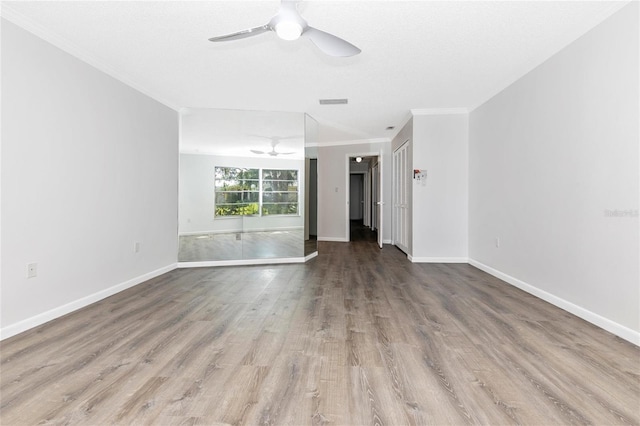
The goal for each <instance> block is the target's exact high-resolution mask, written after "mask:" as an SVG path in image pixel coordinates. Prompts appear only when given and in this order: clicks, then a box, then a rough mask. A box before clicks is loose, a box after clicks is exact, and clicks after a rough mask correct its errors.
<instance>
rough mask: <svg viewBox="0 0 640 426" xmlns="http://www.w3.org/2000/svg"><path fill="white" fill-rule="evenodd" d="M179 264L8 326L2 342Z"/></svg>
mask: <svg viewBox="0 0 640 426" xmlns="http://www.w3.org/2000/svg"><path fill="white" fill-rule="evenodd" d="M176 267H177V264H175V263H173V264H171V265H167V266H165V267H162V268H160V269H156V270H155V271H151V272H149V273H146V274H143V275H140V276H138V277H135V278H132V279H130V280H128V281H125V282H123V283H120V284H116V285H114V286H113V287H109V288H106V289H104V290H101V291H98V292H96V293H93V294H90V295H89V296H85V297H82V298H80V299H78V300H75V301H73V302H69V303H67V304H65V305H62V306H59V307H57V308H53V309H51V310H48V311H46V312H43V313H41V314H38V315H35V316H33V317H31V318H27V319H24V320H22V321H18V322H17V323H14V324H11V325H8V326H6V327H3V328H2V329H0V340H4V339H6V338H9V337H11V336H15V335H16V334H19V333H22V332H23V331H27V330H29V329H31V328H34V327H37V326H39V325H42V324H44V323H46V322H49V321H51V320H53V319H56V318H59V317H61V316H63V315H66V314H69V313H71V312H73V311H77V310H78V309H81V308H84V307H85V306H88V305H90V304H92V303H95V302H98V301H100V300H102V299H105V298H107V297H109V296H113V295H114V294H116V293H119V292H121V291H123V290H126V289H128V288H130V287H133V286H136V285H138V284H140V283H143V282H145V281H147V280H150V279H152V278H155V277H157V276H160V275H162V274H164V273H167V272H170V271H173V270H174V269H176Z"/></svg>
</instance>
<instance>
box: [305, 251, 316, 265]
mask: <svg viewBox="0 0 640 426" xmlns="http://www.w3.org/2000/svg"><path fill="white" fill-rule="evenodd" d="M314 257H318V252H317V251H314V252H313V253H311V254H308V255H306V256H305V257H304V261H305V262H307V261H309V260H311V259H313V258H314Z"/></svg>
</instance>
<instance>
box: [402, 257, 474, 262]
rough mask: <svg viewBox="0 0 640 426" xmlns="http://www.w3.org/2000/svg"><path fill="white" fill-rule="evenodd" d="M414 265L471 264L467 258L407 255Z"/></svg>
mask: <svg viewBox="0 0 640 426" xmlns="http://www.w3.org/2000/svg"><path fill="white" fill-rule="evenodd" d="M407 259H409V261H410V262H412V263H469V259H467V258H466V257H413V256H411V255H407Z"/></svg>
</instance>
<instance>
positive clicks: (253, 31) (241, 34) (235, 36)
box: [209, 24, 271, 42]
mask: <svg viewBox="0 0 640 426" xmlns="http://www.w3.org/2000/svg"><path fill="white" fill-rule="evenodd" d="M267 31H271V27H269V25H266V24H265V25H262V26H260V27H255V28H249V29H248V30H242V31H238V32H237V33H232V34H226V35H221V36H216V37H211V38H210V39H209V41H213V42H218V41H231V40H239V39H241V38H247V37H253V36H256V35H260V34H262V33H265V32H267Z"/></svg>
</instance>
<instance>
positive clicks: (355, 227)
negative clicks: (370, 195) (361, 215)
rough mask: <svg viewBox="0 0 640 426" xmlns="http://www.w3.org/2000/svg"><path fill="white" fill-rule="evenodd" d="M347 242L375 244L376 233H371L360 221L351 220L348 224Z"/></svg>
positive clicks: (376, 239)
mask: <svg viewBox="0 0 640 426" xmlns="http://www.w3.org/2000/svg"><path fill="white" fill-rule="evenodd" d="M350 226H351V227H350V228H349V229H350V233H349V240H350V241H351V242H356V241H359V242H371V243H373V242H377V241H378V232H377V231H372V230H371V228H369V227H368V226H365V225H364V222H363V221H362V219H360V220H352V221H351V224H350Z"/></svg>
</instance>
